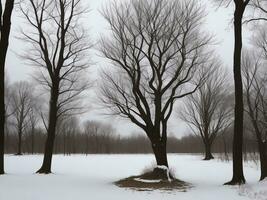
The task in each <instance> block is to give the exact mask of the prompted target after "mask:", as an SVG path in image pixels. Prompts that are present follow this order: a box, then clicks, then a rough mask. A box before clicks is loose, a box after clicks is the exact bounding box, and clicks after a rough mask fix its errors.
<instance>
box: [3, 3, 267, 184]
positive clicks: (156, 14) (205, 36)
mask: <svg viewBox="0 0 267 200" xmlns="http://www.w3.org/2000/svg"><path fill="white" fill-rule="evenodd" d="M81 2H82V1H81V0H58V1H55V0H29V1H20V2H18V8H19V10H20V13H21V14H22V16H23V18H24V20H25V22H26V23H27V24H28V25H27V26H25V27H22V30H21V33H20V39H22V40H23V41H25V42H26V43H27V45H26V46H27V47H26V50H25V53H24V54H23V55H20V58H21V59H23V60H25V61H27V63H28V64H29V65H32V66H33V67H34V69H35V70H36V72H35V74H34V79H35V82H36V83H38V85H39V87H40V88H42V93H41V94H40V95H39V96H38V95H37V96H38V98H37V97H36V96H33V95H32V94H33V93H32V90H33V88H32V87H31V86H32V85H33V84H32V83H19V84H18V85H17V86H15V87H14V90H11V91H10V93H11V95H9V94H8V91H9V89H10V87H8V86H7V85H5V79H6V76H5V60H6V54H7V48H8V41H9V34H10V28H11V14H12V11H13V7H14V1H11V0H6V1H5V6H4V7H3V6H2V1H1V4H0V5H1V10H0V11H1V12H0V14H1V18H0V19H1V23H0V24H1V26H0V27H1V41H0V47H1V48H0V49H1V51H0V60H1V62H0V66H1V71H0V72H1V74H0V75H1V84H0V85H1V86H0V93H1V100H0V103H1V106H0V124H1V125H0V128H1V137H0V147H1V148H0V155H1V158H0V161H1V162H0V174H3V173H4V144H5V141H6V140H7V138H6V139H5V136H7V134H6V132H7V131H8V128H7V126H8V123H9V122H10V123H11V124H13V129H15V130H16V131H14V132H16V134H17V135H18V139H17V143H18V145H17V146H18V151H17V154H21V153H22V145H21V144H22V139H23V137H22V135H23V132H26V131H25V130H26V129H27V132H28V133H31V137H32V144H31V145H32V149H34V139H36V138H35V137H36V134H33V133H34V132H36V131H35V127H36V124H39V123H42V124H43V128H42V129H41V130H40V133H39V137H38V138H39V139H40V137H41V135H42V134H41V132H44V133H45V134H44V135H45V138H46V139H45V143H44V145H43V146H44V159H43V163H42V166H41V167H40V169H39V170H38V171H37V172H38V173H44V174H48V173H51V164H52V155H53V152H56V151H57V149H56V145H57V144H56V143H57V139H58V138H61V139H60V142H59V143H60V145H59V146H60V147H58V148H59V149H61V150H62V148H63V151H64V152H67V149H69V148H72V150H71V151H72V152H75V151H76V147H77V146H76V145H73V144H74V142H75V143H76V142H77V143H81V142H82V141H80V139H81V138H82V137H84V136H86V137H88V138H89V139H90V140H93V139H92V138H94V140H95V142H94V143H93V142H92V143H91V144H90V145H89V142H88V143H86V144H85V145H84V148H85V152H89V149H90V148H92V145H93V144H95V149H98V148H99V149H100V148H102V147H101V145H102V143H104V140H105V141H106V139H107V138H109V139H110V138H111V139H114V138H116V137H110V136H108V137H106V138H105V139H103V138H104V135H111V134H112V132H113V130H112V128H110V127H109V128H108V127H105V128H103V130H101V131H102V132H103V133H102V136H103V137H102V140H101V137H100V136H99V135H98V136H97V137H94V136H92V135H90V134H91V133H94V132H95V131H96V130H98V129H99V127H98V126H97V125H92V124H90V123H89V125H88V124H86V125H88V127H87V128H85V130H84V131H83V132H84V133H82V134H80V133H77V134H75V137H74V136H73V135H74V134H70V133H73V132H76V131H77V130H74V129H75V125H74V124H75V123H76V124H77V122H75V120H73V116H75V115H76V114H80V113H83V112H86V109H85V108H86V104H88V102H86V101H85V100H84V99H83V97H84V96H85V95H86V91H87V90H88V89H90V88H91V87H92V84H91V81H90V76H89V75H90V72H89V71H87V68H88V67H89V66H90V50H91V49H92V46H93V45H94V48H96V49H97V50H98V51H99V52H100V54H101V56H102V57H103V59H105V60H106V61H108V62H107V63H106V64H107V65H106V66H105V68H104V69H103V70H102V72H101V73H100V77H101V82H99V84H97V86H96V90H97V92H98V97H99V102H100V104H101V105H102V106H103V107H104V108H105V109H106V110H107V111H108V112H109V114H113V115H117V116H120V117H123V118H126V119H128V120H130V121H131V122H132V123H134V124H135V125H136V126H138V127H139V128H140V129H141V130H142V131H143V133H145V136H146V138H147V140H144V141H149V142H148V143H149V146H150V148H152V152H153V154H154V155H155V159H156V163H157V165H158V166H165V167H168V158H167V145H168V142H169V143H172V142H173V141H176V140H175V139H173V138H172V137H170V135H169V131H168V122H169V121H170V119H171V118H172V117H174V115H175V116H176V117H177V118H180V119H182V120H184V121H185V122H187V123H188V125H189V127H190V129H191V131H192V133H194V134H195V135H198V136H199V137H200V139H201V142H202V145H203V148H204V150H205V159H206V160H209V159H212V158H213V156H212V152H211V150H212V146H213V145H214V143H215V141H216V138H217V141H218V140H222V139H221V138H223V136H224V135H225V134H226V133H227V132H229V131H232V132H233V139H232V140H233V141H232V147H231V150H232V151H233V157H232V158H233V178H232V180H231V181H230V182H228V183H226V184H242V183H245V178H244V175H243V151H244V141H247V140H245V139H244V132H246V131H244V130H248V131H249V132H250V133H251V135H254V140H255V141H256V142H257V143H256V144H257V147H258V152H259V155H260V163H261V178H260V179H261V180H262V179H264V178H265V177H266V176H267V160H266V158H267V152H266V132H265V131H264V130H265V129H266V127H265V126H266V124H267V123H266V119H267V117H266V116H267V115H266V108H265V106H266V98H265V85H266V84H265V81H266V75H265V74H266V70H265V69H264V65H265V64H266V55H267V54H266V49H267V48H266V43H267V42H266V41H267V38H266V29H265V26H264V23H265V21H266V13H267V11H266V9H267V5H266V2H265V1H261V0H215V1H214V0H213V2H215V3H219V5H220V6H221V5H223V4H225V5H226V6H229V5H231V3H233V4H234V7H235V10H234V14H233V22H234V23H233V24H234V35H235V44H234V59H233V72H234V85H233V92H231V91H232V90H231V87H232V85H230V84H228V83H229V79H230V78H229V75H227V72H226V71H225V68H224V67H223V65H224V64H223V62H222V61H221V60H220V57H219V56H218V55H217V54H216V51H215V50H214V42H213V37H212V35H211V34H210V33H209V32H208V31H207V30H205V28H204V26H203V24H204V19H205V11H204V9H203V7H202V5H201V4H200V3H196V2H194V1H178V0H172V1H167V0H152V1H146V0H137V1H129V2H124V3H121V4H120V3H119V4H118V3H115V2H113V3H111V4H109V5H107V6H106V7H105V8H104V9H102V15H103V17H104V18H105V19H106V21H107V23H108V25H109V32H110V35H109V36H108V37H107V36H106V37H105V36H102V37H101V39H100V40H99V41H98V43H97V44H92V43H91V42H90V37H89V33H88V32H87V30H86V29H85V27H84V26H83V23H82V21H81V19H82V17H83V16H85V14H86V13H87V12H88V8H87V7H86V6H84V5H83V4H82V3H81ZM245 11H248V12H249V11H253V12H252V13H253V15H252V16H251V15H248V17H246V16H244V14H245ZM244 23H245V24H252V25H251V26H255V27H257V29H258V30H259V31H257V32H256V31H255V33H254V34H255V35H256V36H257V37H256V39H255V40H254V41H253V44H252V48H251V49H249V48H248V49H247V50H246V51H243V52H242V42H243V41H242V27H243V24H244ZM29 52H31V53H29ZM246 52H248V53H246ZM243 82H244V83H243ZM232 96H234V97H232ZM10 97H11V99H10V100H9V98H10ZM231 99H233V101H231ZM229 100H230V101H229ZM38 102H39V103H40V102H45V103H42V104H41V105H40V104H38ZM179 102H180V104H179ZM181 102H182V103H181ZM181 104H182V105H181ZM233 107H234V109H233ZM37 115H38V116H40V119H38V117H37ZM70 119H71V120H70ZM38 120H40V121H41V122H39V121H38ZM69 120H70V121H69ZM244 120H247V121H246V123H245V124H244ZM66 123H67V124H66ZM86 125H85V127H86ZM245 126H246V129H244V127H245ZM63 129H64V130H63ZM91 129H94V131H93V130H91ZM43 130H45V131H43ZM62 130H63V131H62ZM86 131H88V134H85V132H86ZM78 132H79V131H78ZM89 133H90V134H89ZM37 135H38V134H37ZM88 135H90V137H89V136H88ZM9 137H10V138H13V135H9ZM88 138H83V139H84V140H83V142H84V141H88V140H89V139H88ZM255 138H256V139H255ZM39 139H38V140H39ZM13 140H14V139H12V141H13ZM76 140H77V141H76ZM99 140H101V142H99ZM69 141H71V142H70V143H69ZM129 141H133V140H132V139H131V140H129ZM177 141H179V140H177ZM181 141H182V140H181ZM98 142H99V143H98ZM125 142H126V141H125ZM108 143H109V144H110V143H111V141H109V142H108ZM246 143H249V142H246ZM62 144H63V145H62ZM228 144H229V140H227V141H226V140H223V146H224V147H225V146H228ZM254 145H255V144H254ZM70 146H72V147H70ZM107 146H109V145H106V146H105V148H107ZM146 146H147V145H146ZM177 146H179V142H177ZM64 149H65V150H64ZM86 149H87V150H86ZM61 150H60V151H61ZM32 151H33V150H32ZM68 151H69V152H70V150H68ZM102 151H103V150H102ZM105 151H107V150H105ZM166 176H168V175H167V174H166Z"/></svg>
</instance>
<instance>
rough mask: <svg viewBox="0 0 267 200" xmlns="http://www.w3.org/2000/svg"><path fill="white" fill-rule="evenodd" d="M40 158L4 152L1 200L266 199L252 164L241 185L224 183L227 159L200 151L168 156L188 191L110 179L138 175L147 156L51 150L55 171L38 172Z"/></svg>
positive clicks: (147, 161)
mask: <svg viewBox="0 0 267 200" xmlns="http://www.w3.org/2000/svg"><path fill="white" fill-rule="evenodd" d="M41 161H42V156H21V157H18V156H11V155H8V156H6V172H7V174H6V175H4V176H0V200H61V199H62V200H84V199H90V200H106V199H109V200H113V199H114V200H126V199H127V200H132V199H133V200H148V199H153V200H161V199H164V200H171V199H179V200H195V199H198V200H214V199H215V200H225V199H228V200H243V199H244V200H246V199H253V200H267V181H266V182H263V183H258V178H259V171H258V170H257V169H256V167H253V166H249V165H246V166H245V175H246V179H247V182H248V183H247V184H246V185H244V186H241V187H238V186H234V187H233V186H223V185H222V184H223V183H224V182H226V181H229V180H230V178H231V176H232V173H231V169H232V167H231V163H224V162H220V161H218V160H213V161H202V160H201V157H200V156H192V155H181V154H170V155H169V164H170V166H171V168H172V171H174V172H175V175H176V177H177V178H179V179H181V180H184V181H186V182H189V183H191V184H193V185H194V187H193V188H191V189H189V190H188V191H187V192H177V191H176V192H175V191H150V192H140V191H133V190H129V189H123V188H118V187H117V186H115V185H113V184H112V182H114V181H117V180H119V179H121V178H126V177H128V176H131V175H138V174H140V173H141V172H142V171H143V170H144V168H145V167H147V166H151V165H152V164H153V161H154V157H153V156H152V155H90V156H83V155H76V156H61V155H56V156H54V157H53V172H54V174H51V175H37V174H35V173H34V172H35V171H36V170H37V169H38V167H40V165H41Z"/></svg>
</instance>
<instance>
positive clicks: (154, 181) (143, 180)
mask: <svg viewBox="0 0 267 200" xmlns="http://www.w3.org/2000/svg"><path fill="white" fill-rule="evenodd" d="M134 180H135V181H139V182H143V183H159V182H160V181H161V179H159V180H147V179H141V178H135V179H134Z"/></svg>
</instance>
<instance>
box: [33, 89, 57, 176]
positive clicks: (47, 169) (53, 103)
mask: <svg viewBox="0 0 267 200" xmlns="http://www.w3.org/2000/svg"><path fill="white" fill-rule="evenodd" d="M56 85H57V86H55V87H54V88H53V89H52V90H51V97H50V107H49V122H48V130H47V139H46V143H45V152H44V159H43V164H42V166H41V168H40V169H39V170H38V171H37V173H40V174H50V173H51V165H52V155H53V149H54V142H55V136H56V125H57V114H58V113H57V111H58V107H57V103H58V96H59V92H58V91H59V90H58V84H56Z"/></svg>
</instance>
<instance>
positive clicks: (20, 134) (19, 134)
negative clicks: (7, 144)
mask: <svg viewBox="0 0 267 200" xmlns="http://www.w3.org/2000/svg"><path fill="white" fill-rule="evenodd" d="M18 136H19V137H18V151H17V154H16V155H18V156H20V155H22V151H21V143H22V132H21V130H19V132H18Z"/></svg>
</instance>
